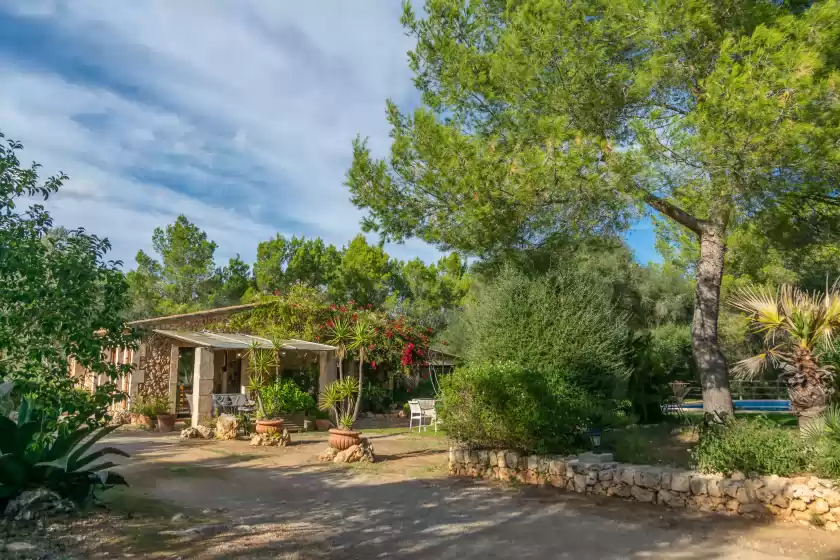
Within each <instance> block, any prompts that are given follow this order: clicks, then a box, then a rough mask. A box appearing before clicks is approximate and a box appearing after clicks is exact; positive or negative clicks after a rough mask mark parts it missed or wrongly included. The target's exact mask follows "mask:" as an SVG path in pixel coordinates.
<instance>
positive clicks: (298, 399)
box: [258, 378, 315, 420]
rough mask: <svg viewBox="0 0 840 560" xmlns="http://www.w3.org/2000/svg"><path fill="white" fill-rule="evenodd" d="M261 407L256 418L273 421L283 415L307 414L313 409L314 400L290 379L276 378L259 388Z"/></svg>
mask: <svg viewBox="0 0 840 560" xmlns="http://www.w3.org/2000/svg"><path fill="white" fill-rule="evenodd" d="M260 400H261V401H262V407H261V409H260V411H259V412H258V417H260V418H263V419H268V420H270V419H274V418H279V417H281V416H283V415H284V414H295V413H298V412H304V413H305V412H309V411H310V410H312V409H313V408H315V400H314V399H313V398H312V397H311V396H310V395H309V394H307V393H305V392H304V391H303V390H301V388H300V387H298V386H297V383H295V382H294V381H292V380H291V379H284V378H277V379H275V380H274V382H272V383H267V384H265V385H263V386H262V387H261V388H260Z"/></svg>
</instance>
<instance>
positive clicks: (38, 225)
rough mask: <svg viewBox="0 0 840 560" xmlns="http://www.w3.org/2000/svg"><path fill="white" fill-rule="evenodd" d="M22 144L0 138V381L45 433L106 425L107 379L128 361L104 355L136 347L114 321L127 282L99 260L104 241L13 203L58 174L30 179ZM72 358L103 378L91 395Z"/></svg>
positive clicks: (46, 190) (47, 189) (48, 188)
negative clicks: (37, 417)
mask: <svg viewBox="0 0 840 560" xmlns="http://www.w3.org/2000/svg"><path fill="white" fill-rule="evenodd" d="M2 139H3V136H2V134H0V142H2V141H3V140H2ZM21 149H22V147H21V145H20V144H18V143H16V142H13V141H8V142H4V143H1V144H0V379H5V380H7V381H13V382H14V383H15V389H14V395H13V396H14V397H15V398H16V399H19V398H20V397H21V396H24V395H25V396H27V397H28V398H30V399H31V401H32V402H33V403H36V405H37V407H38V408H39V409H40V410H42V411H43V413H44V418H43V421H44V429H43V431H44V432H45V433H49V432H53V431H55V430H57V429H59V427H60V428H61V430H66V431H72V430H73V429H74V428H75V427H78V426H80V425H83V424H91V425H97V424H99V423H104V422H106V421H107V419H108V407H109V405H110V404H111V403H112V402H113V401H119V400H121V399H123V398H124V395H123V394H122V393H120V392H119V391H117V389H116V386H115V384H114V381H115V380H116V379H118V378H119V376H121V375H124V374H127V373H128V372H129V371H130V369H131V366H130V365H127V364H124V365H115V364H111V363H108V362H107V361H106V360H105V359H104V354H105V351H106V350H107V349H110V348H125V347H128V348H133V347H134V346H135V335H134V333H133V332H131V331H130V330H127V329H126V326H125V322H124V320H123V314H124V311H125V310H126V309H127V308H128V306H129V301H128V291H127V288H128V287H127V285H126V282H125V279H124V278H123V274H122V272H121V271H120V269H119V265H120V263H117V262H113V261H105V260H104V259H105V254H106V252H107V251H108V250H109V249H110V247H111V246H110V244H109V243H108V241H107V240H105V239H100V238H98V237H96V236H95V235H90V234H88V233H86V232H85V231H84V230H81V229H77V230H65V229H60V228H59V229H53V227H52V218H51V217H50V215H49V213H48V212H47V211H46V209H45V208H44V207H43V206H42V205H40V204H33V205H31V206H28V207H22V208H18V207H17V203H18V202H20V201H21V200H23V201H27V200H32V199H39V198H40V199H46V198H47V197H48V196H49V195H50V194H53V193H55V192H57V191H58V190H59V188H60V187H61V186H62V184H63V182H64V181H65V180H66V179H67V177H65V176H63V175H61V176H57V177H52V178H49V179H47V180H46V181H45V182H43V183H41V182H39V177H38V165H37V164H32V166H30V167H28V168H26V167H21V166H20V162H19V160H18V157H17V152H18V151H19V150H21ZM71 360H75V361H76V362H77V363H79V364H81V365H82V366H84V367H85V368H86V369H87V370H89V371H90V372H91V373H92V374H94V375H100V374H102V375H104V378H105V380H106V382H105V383H103V384H101V385H99V386H98V387H97V388H96V389H95V390H94V391H93V392H92V393H91V392H86V391H81V390H78V385H77V380H76V379H74V378H72V377H71V376H69V375H68V371H69V370H70V363H71ZM62 414H65V416H64V417H63V418H61V417H62ZM59 418H61V421H60V422H59Z"/></svg>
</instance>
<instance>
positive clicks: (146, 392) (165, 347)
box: [137, 333, 173, 399]
mask: <svg viewBox="0 0 840 560" xmlns="http://www.w3.org/2000/svg"><path fill="white" fill-rule="evenodd" d="M172 345H173V340H172V339H171V338H169V337H166V336H161V335H159V334H155V333H152V334H151V335H149V336H148V337H146V338H144V339H143V342H142V343H141V346H140V356H139V361H138V369H139V370H140V371H141V372H142V376H143V377H142V379H143V381H141V382H140V383H139V384H138V386H137V389H138V391H137V392H138V394H139V395H140V396H142V397H145V398H164V399H168V398H169V368H170V364H171V361H172Z"/></svg>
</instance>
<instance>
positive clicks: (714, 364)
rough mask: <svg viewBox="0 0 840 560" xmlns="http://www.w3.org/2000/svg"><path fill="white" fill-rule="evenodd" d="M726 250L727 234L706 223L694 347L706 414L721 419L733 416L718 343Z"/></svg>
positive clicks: (700, 262)
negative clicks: (719, 312)
mask: <svg viewBox="0 0 840 560" xmlns="http://www.w3.org/2000/svg"><path fill="white" fill-rule="evenodd" d="M725 250H726V246H725V233H724V232H723V231H722V228H718V227H715V226H713V225H711V224H708V223H706V224H703V226H702V230H701V232H700V260H699V261H698V262H697V286H696V291H695V300H694V320H693V321H692V324H691V348H692V351H693V354H694V362H695V364H696V365H697V373H698V374H699V375H700V383H701V385H702V387H703V412H705V413H712V414H714V415H715V416H718V417H719V416H721V415H729V416H731V415H732V414H733V409H732V395H731V394H730V392H729V368H728V367H727V365H726V358H724V356H723V352H721V350H720V344H719V343H718V311H719V308H720V283H721V279H722V278H723V255H724V252H725Z"/></svg>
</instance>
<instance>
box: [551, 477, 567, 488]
mask: <svg viewBox="0 0 840 560" xmlns="http://www.w3.org/2000/svg"><path fill="white" fill-rule="evenodd" d="M548 481H549V483H551V485H552V486H554V487H556V488H565V487H566V477H565V476H559V475H556V474H552V475H549V478H548Z"/></svg>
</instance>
